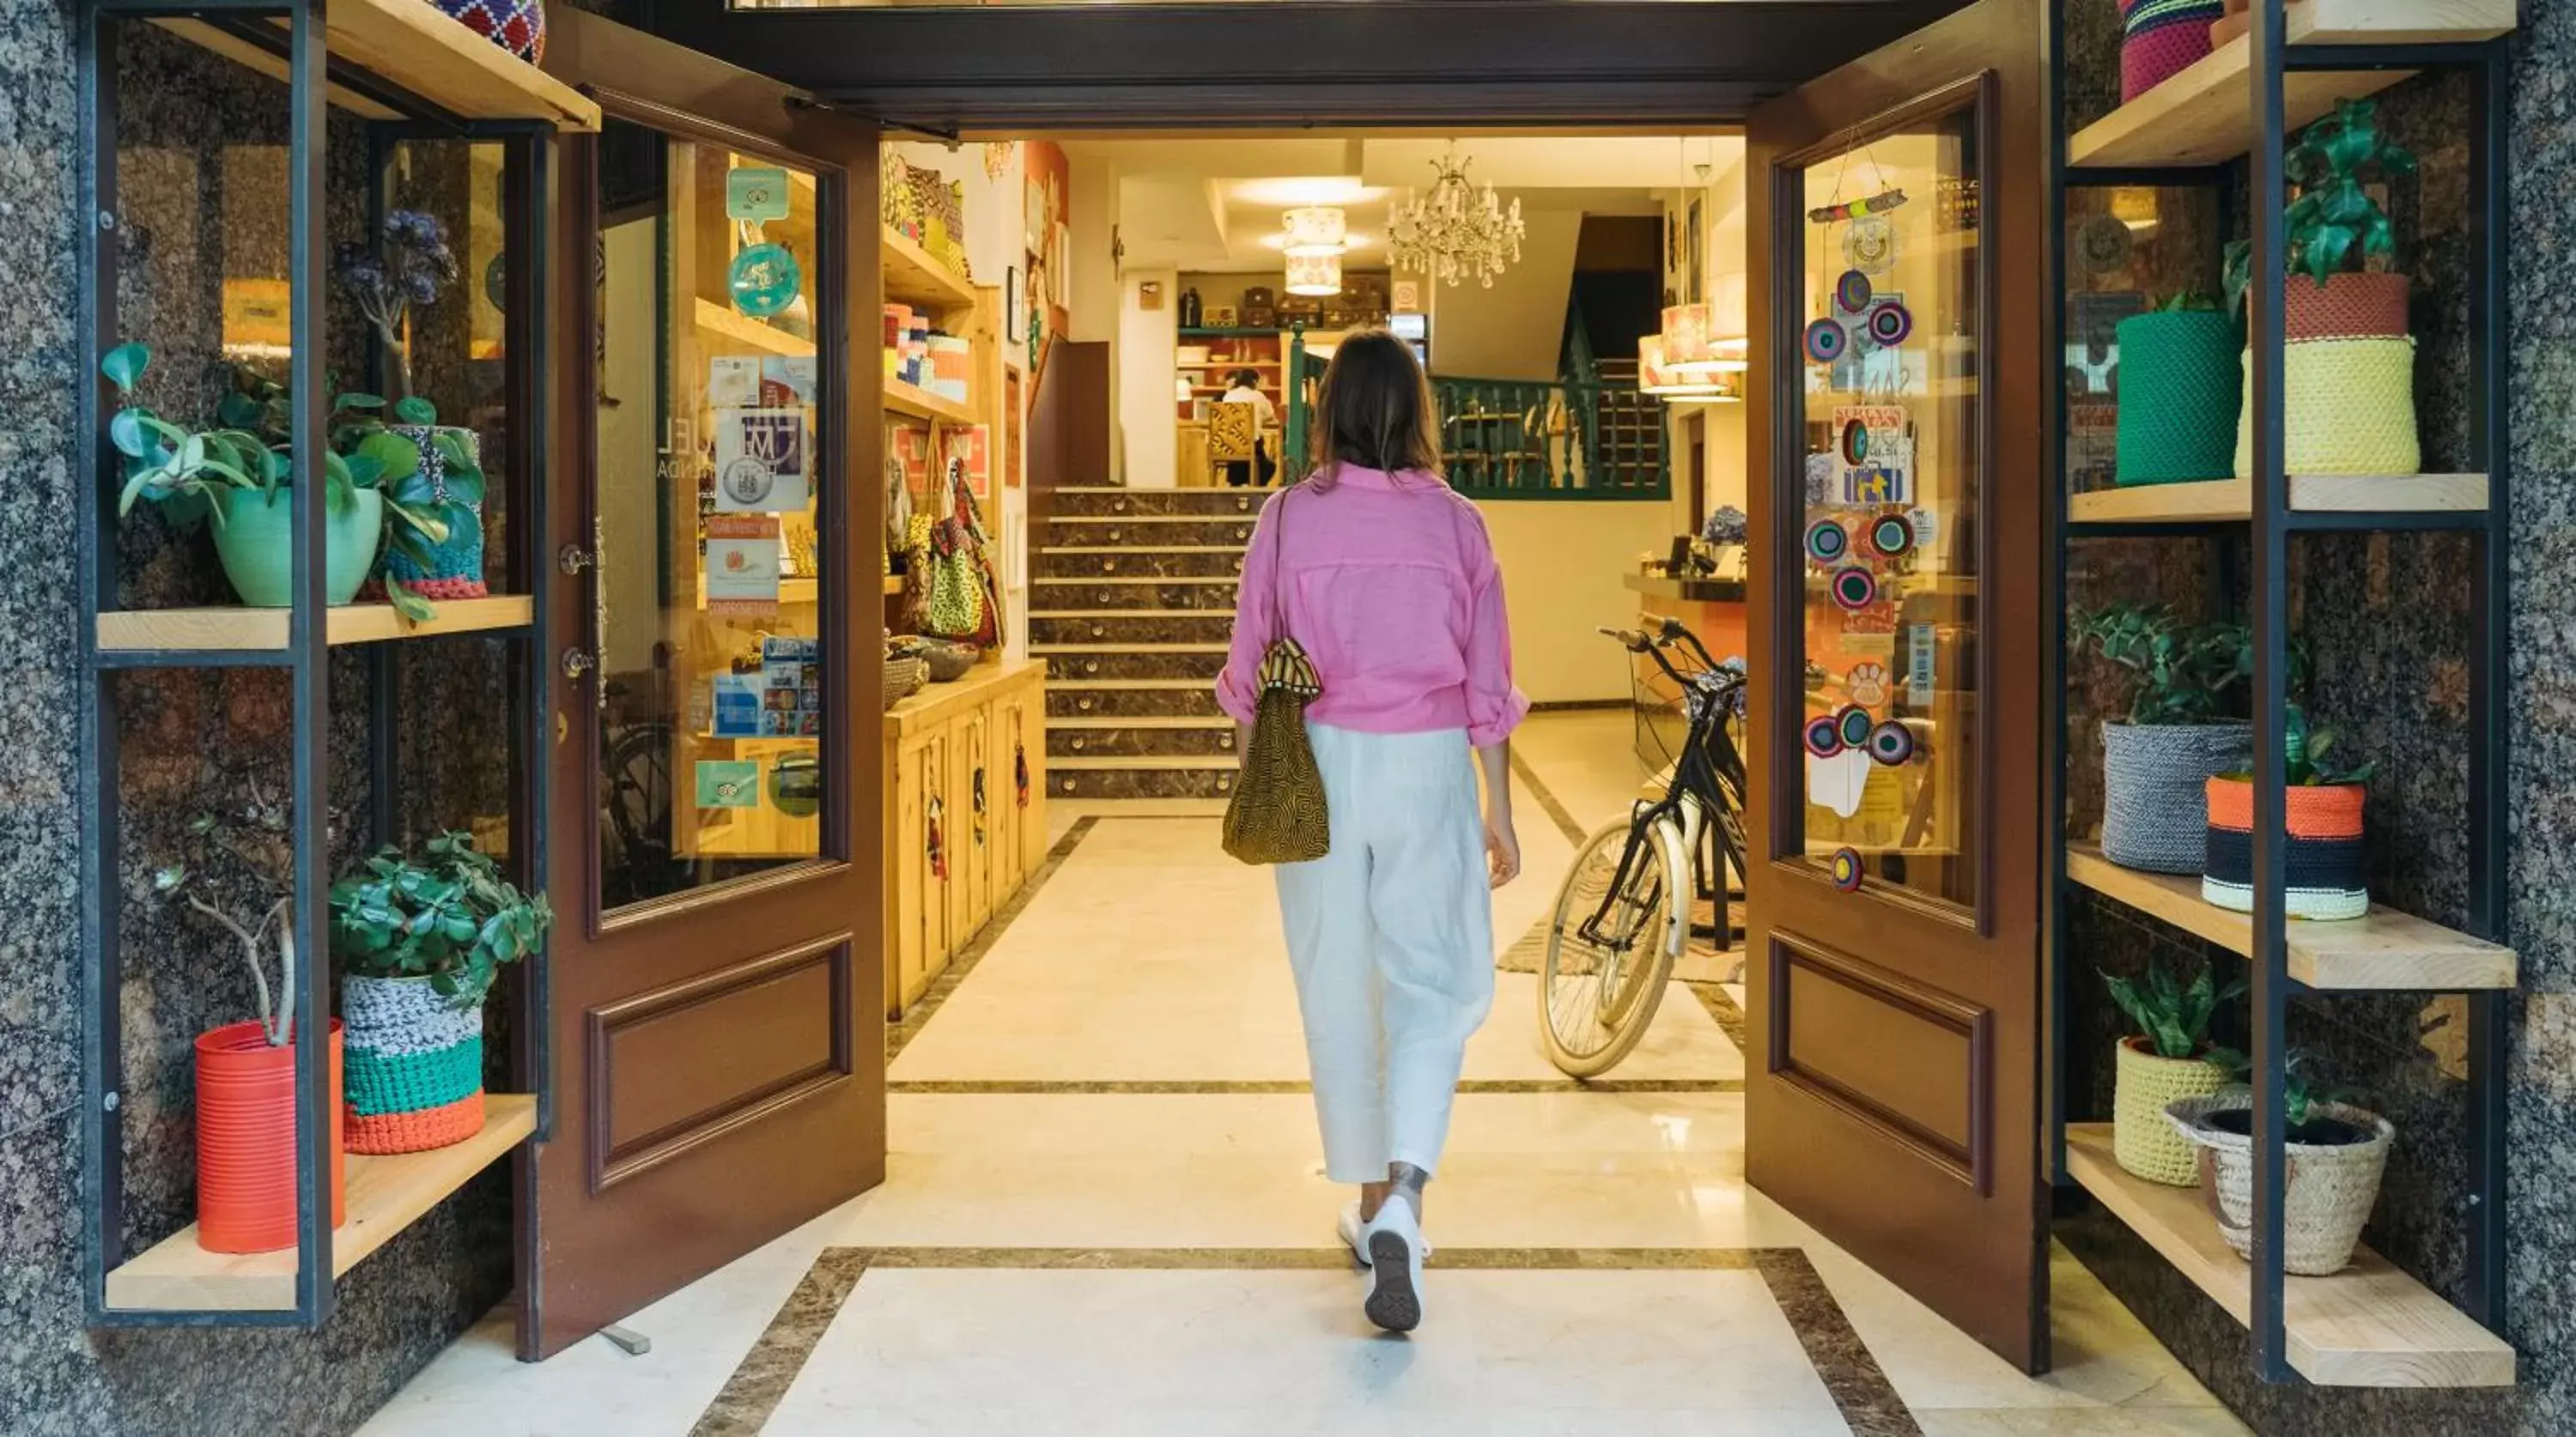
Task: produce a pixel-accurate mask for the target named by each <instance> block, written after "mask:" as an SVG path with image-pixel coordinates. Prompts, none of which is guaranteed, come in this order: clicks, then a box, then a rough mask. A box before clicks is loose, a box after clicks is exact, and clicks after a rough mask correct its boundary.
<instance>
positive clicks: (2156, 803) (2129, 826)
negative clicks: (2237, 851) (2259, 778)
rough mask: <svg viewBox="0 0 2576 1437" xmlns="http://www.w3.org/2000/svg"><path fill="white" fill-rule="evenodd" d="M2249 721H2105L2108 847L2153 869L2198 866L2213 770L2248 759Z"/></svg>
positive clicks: (2112, 855)
mask: <svg viewBox="0 0 2576 1437" xmlns="http://www.w3.org/2000/svg"><path fill="white" fill-rule="evenodd" d="M2252 741H2253V740H2252V735H2251V733H2250V731H2249V730H2248V729H2247V726H2246V725H2244V724H2242V723H2223V724H2131V723H2106V724H2104V725H2102V855H2103V856H2104V857H2105V858H2108V859H2110V860H2111V861H2112V862H2113V863H2116V864H2119V865H2120V866H2121V867H2123V868H2140V869H2144V870H2146V871H2147V872H2149V873H2198V872H2199V871H2200V865H2201V859H2202V856H2203V853H2204V851H2205V850H2206V848H2207V846H2208V841H2209V795H2208V792H2207V789H2206V785H2207V783H2208V781H2209V777H2210V775H2212V774H2218V773H2225V772H2227V771H2228V770H2229V769H2231V768H2234V767H2236V766H2237V765H2239V764H2241V763H2243V762H2244V760H2245V755H2246V753H2247V751H2248V747H2249V745H2250V744H2251V743H2252Z"/></svg>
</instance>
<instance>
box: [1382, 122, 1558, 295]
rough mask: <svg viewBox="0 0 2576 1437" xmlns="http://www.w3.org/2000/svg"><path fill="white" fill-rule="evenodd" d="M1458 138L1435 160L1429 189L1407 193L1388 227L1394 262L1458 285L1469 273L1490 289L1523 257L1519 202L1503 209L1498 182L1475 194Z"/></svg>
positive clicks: (1401, 266)
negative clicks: (1506, 267)
mask: <svg viewBox="0 0 2576 1437" xmlns="http://www.w3.org/2000/svg"><path fill="white" fill-rule="evenodd" d="M1469 163H1471V162H1470V161H1467V160H1462V159H1459V158H1458V146H1457V143H1456V142H1455V141H1452V142H1451V143H1450V145H1449V150H1448V153H1446V154H1444V155H1442V156H1441V157H1440V158H1439V159H1436V160H1433V161H1432V162H1431V170H1432V174H1433V175H1434V179H1433V180H1432V182H1431V193H1429V194H1427V195H1426V194H1420V193H1411V194H1407V195H1406V196H1405V202H1404V208H1403V209H1401V210H1399V211H1397V212H1396V215H1395V217H1394V219H1393V221H1392V222H1391V223H1390V224H1389V225H1388V226H1387V237H1388V241H1389V248H1390V249H1391V250H1392V251H1393V253H1394V260H1395V267H1396V268H1397V269H1402V270H1411V271H1414V272H1415V273H1417V274H1425V275H1429V276H1430V277H1431V278H1433V279H1435V280H1438V281H1440V282H1442V283H1444V284H1456V283H1457V282H1458V281H1460V280H1461V279H1464V278H1466V277H1467V276H1469V275H1473V276H1475V278H1476V282H1477V283H1479V284H1481V285H1483V286H1485V287H1486V288H1488V289H1491V288H1492V287H1493V284H1494V276H1495V275H1498V274H1501V273H1502V272H1503V266H1504V265H1506V264H1512V263H1517V262H1518V261H1519V259H1520V257H1521V236H1522V235H1523V234H1524V233H1526V232H1527V227H1526V226H1524V225H1523V224H1522V223H1521V202H1520V201H1519V200H1514V201H1512V204H1511V208H1510V209H1508V210H1506V209H1504V208H1503V205H1502V202H1501V201H1500V200H1498V199H1496V198H1495V197H1494V187H1493V186H1492V185H1487V186H1485V192H1484V193H1483V194H1481V195H1479V194H1477V193H1476V191H1475V188H1474V187H1473V186H1471V185H1469V184H1468V183H1467V166H1468V164H1469Z"/></svg>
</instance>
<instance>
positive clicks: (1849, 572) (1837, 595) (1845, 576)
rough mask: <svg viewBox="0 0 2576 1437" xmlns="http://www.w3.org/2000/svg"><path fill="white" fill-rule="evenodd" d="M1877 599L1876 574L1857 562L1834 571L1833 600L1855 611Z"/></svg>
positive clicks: (1866, 606)
mask: <svg viewBox="0 0 2576 1437" xmlns="http://www.w3.org/2000/svg"><path fill="white" fill-rule="evenodd" d="M1877 601H1878V576H1877V575H1876V574H1873V573H1871V572H1870V571H1869V570H1867V569H1864V568H1862V567H1861V566H1859V565H1858V564H1853V565H1850V566H1848V567H1845V568H1841V569H1836V570H1835V571H1834V602H1835V603H1837V604H1839V605H1841V606H1842V607H1843V608H1844V609H1845V610H1847V611H1853V612H1857V611H1859V610H1861V609H1866V608H1868V607H1869V606H1870V605H1871V604H1873V603H1876V602H1877Z"/></svg>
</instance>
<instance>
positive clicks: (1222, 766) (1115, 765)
mask: <svg viewBox="0 0 2576 1437" xmlns="http://www.w3.org/2000/svg"><path fill="white" fill-rule="evenodd" d="M1047 767H1048V768H1049V769H1052V770H1056V771H1058V772H1063V771H1067V770H1070V771H1073V772H1078V773H1133V772H1136V771H1137V770H1139V769H1143V770H1149V771H1150V770H1156V769H1170V770H1176V771H1177V770H1193V771H1203V772H1209V773H1214V772H1220V771H1221V772H1225V773H1232V772H1234V771H1235V770H1236V769H1238V768H1240V767H1242V765H1241V764H1240V763H1239V762H1238V761H1236V759H1235V758H1234V756H1233V755H1232V754H1206V755H1200V754H1145V755H1141V756H1140V755H1134V754H1111V755H1109V756H1107V757H1105V758H1049V759H1048V760H1047Z"/></svg>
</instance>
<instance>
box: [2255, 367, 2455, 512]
mask: <svg viewBox="0 0 2576 1437" xmlns="http://www.w3.org/2000/svg"><path fill="white" fill-rule="evenodd" d="M2282 358H2283V366H2282V373H2283V376H2284V378H2285V379H2286V381H2287V382H2286V384H2285V385H2284V386H2283V399H2282V406H2281V417H2282V425H2281V453H2282V458H2283V459H2284V460H2285V461H2286V462H2285V466H2284V467H2285V468H2286V469H2287V470H2288V472H2290V473H2292V474H2413V473H2417V472H2419V471H2421V470H2422V469H2423V467H2424V451H2423V449H2422V447H2421V446H2420V445H2419V444H2418V443H2417V441H2416V437H2415V341H2414V339H2413V337H2412V336H2406V337H2400V338H2393V339H2392V338H2370V339H2306V340H2300V341H2298V342H2296V343H2294V344H2291V345H2289V346H2288V347H2287V351H2286V353H2285V354H2284V355H2283V357H2282ZM2253 364H2254V356H2253V353H2252V352H2251V351H2250V350H2249V351H2247V353H2246V355H2245V366H2246V378H2245V396H2246V403H2245V405H2244V407H2243V410H2242V412H2240V413H2239V414H2238V416H2237V421H2236V477H2237V478H2239V479H2242V478H2245V477H2246V476H2248V475H2250V474H2252V473H2253V472H2254V405H2253V396H2254V378H2253Z"/></svg>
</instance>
